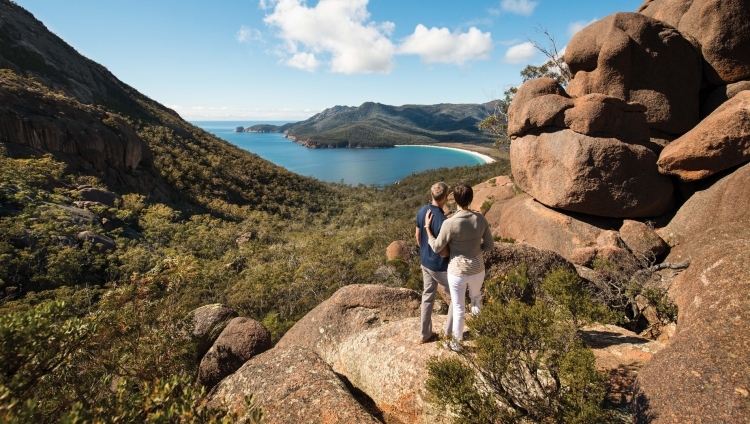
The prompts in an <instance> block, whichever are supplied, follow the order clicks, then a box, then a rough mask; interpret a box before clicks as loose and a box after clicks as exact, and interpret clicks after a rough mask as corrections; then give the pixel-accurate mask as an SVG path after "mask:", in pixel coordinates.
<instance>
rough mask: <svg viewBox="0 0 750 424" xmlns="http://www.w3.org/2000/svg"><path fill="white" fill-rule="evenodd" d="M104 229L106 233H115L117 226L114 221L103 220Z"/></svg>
mask: <svg viewBox="0 0 750 424" xmlns="http://www.w3.org/2000/svg"><path fill="white" fill-rule="evenodd" d="M102 228H104V231H107V232H109V231H114V229H115V228H117V226H116V225H115V223H114V222H112V220H110V219H107V218H102Z"/></svg>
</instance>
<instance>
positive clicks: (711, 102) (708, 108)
mask: <svg viewBox="0 0 750 424" xmlns="http://www.w3.org/2000/svg"><path fill="white" fill-rule="evenodd" d="M746 90H750V80H744V81H737V82H734V83H731V84H727V85H722V86H721V87H719V88H717V89H715V90H714V91H712V92H711V94H709V95H708V98H706V100H705V101H704V102H703V105H701V118H705V117H706V116H708V115H710V114H712V113H713V111H715V110H716V109H718V108H719V106H721V105H723V104H724V103H725V102H726V101H727V100H729V99H732V98H734V96H736V95H738V94H739V93H741V92H743V91H746Z"/></svg>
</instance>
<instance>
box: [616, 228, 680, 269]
mask: <svg viewBox="0 0 750 424" xmlns="http://www.w3.org/2000/svg"><path fill="white" fill-rule="evenodd" d="M620 237H621V238H622V241H623V242H625V244H626V245H627V247H628V249H630V251H631V252H633V254H634V255H635V256H636V257H637V258H639V259H642V260H646V261H650V262H653V261H654V260H655V259H656V257H657V256H659V255H661V254H662V253H664V252H666V250H667V247H668V246H667V244H666V243H665V242H664V240H662V238H661V237H659V235H658V234H656V231H654V229H653V228H651V227H650V226H648V225H646V224H644V223H643V222H640V221H633V220H630V219H626V220H625V221H623V223H622V227H620Z"/></svg>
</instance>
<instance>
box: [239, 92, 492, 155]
mask: <svg viewBox="0 0 750 424" xmlns="http://www.w3.org/2000/svg"><path fill="white" fill-rule="evenodd" d="M493 110H494V102H488V103H483V104H452V103H439V104H435V105H415V104H407V105H403V106H391V105H386V104H382V103H377V102H365V103H362V104H361V105H360V106H338V105H337V106H333V107H331V108H327V109H325V110H323V111H322V112H320V113H318V114H316V115H313V116H312V117H310V118H309V119H306V120H304V121H300V122H296V123H290V124H285V125H279V126H275V125H265V124H263V125H254V126H251V127H249V128H246V129H245V131H246V132H283V133H284V134H285V136H286V137H287V138H289V139H291V140H293V141H296V142H298V143H300V144H303V145H305V146H307V147H311V148H376V147H394V146H396V145H399V144H411V145H419V144H434V143H440V142H454V143H472V144H490V143H492V142H494V138H493V137H492V136H491V135H490V134H487V133H484V132H482V131H480V130H479V129H478V128H477V124H478V123H479V122H481V121H482V120H483V119H484V118H486V117H487V116H489V115H490V114H492V112H493Z"/></svg>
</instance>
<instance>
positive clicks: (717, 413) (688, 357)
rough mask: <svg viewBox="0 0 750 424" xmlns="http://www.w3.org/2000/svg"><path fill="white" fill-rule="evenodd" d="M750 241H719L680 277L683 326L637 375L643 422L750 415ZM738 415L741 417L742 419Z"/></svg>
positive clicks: (676, 287) (677, 288) (677, 294)
mask: <svg viewBox="0 0 750 424" xmlns="http://www.w3.org/2000/svg"><path fill="white" fill-rule="evenodd" d="M748 273H750V241H747V240H737V241H734V242H729V243H725V244H722V245H719V246H716V247H714V248H713V249H711V250H709V251H708V252H706V253H705V254H704V255H702V256H701V257H700V258H698V259H696V260H695V261H693V263H692V264H691V265H690V268H688V269H687V270H686V271H685V272H683V273H682V274H681V275H680V276H678V277H677V278H675V280H674V282H673V284H672V288H671V289H670V293H671V294H672V295H673V296H674V298H675V303H676V304H677V306H678V307H679V308H680V314H679V319H678V322H677V333H676V334H675V336H674V338H673V339H672V341H671V344H670V345H669V347H668V348H667V349H664V350H663V351H662V352H660V353H659V354H657V355H655V356H654V358H653V359H652V361H651V362H650V363H649V364H647V365H646V366H645V367H644V368H643V369H642V370H641V372H640V374H639V375H638V379H637V386H638V395H637V398H636V413H637V420H636V422H643V423H646V422H649V423H651V422H655V423H672V422H704V423H735V422H741V421H742V418H741V417H748V416H750V395H749V394H748V393H750V357H748V355H747V352H748V349H750V308H748V305H747V299H748V298H750V282H748V279H747V275H748ZM738 419H739V420H740V421H738Z"/></svg>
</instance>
